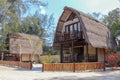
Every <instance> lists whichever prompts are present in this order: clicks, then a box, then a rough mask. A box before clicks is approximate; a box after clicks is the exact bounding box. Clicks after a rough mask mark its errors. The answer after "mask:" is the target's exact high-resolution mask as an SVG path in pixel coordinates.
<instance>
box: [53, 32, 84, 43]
mask: <svg viewBox="0 0 120 80" xmlns="http://www.w3.org/2000/svg"><path fill="white" fill-rule="evenodd" d="M77 39H82V31H71V32H64V33H59V34H56V37H55V42H56V43H59V42H65V41H71V40H77Z"/></svg>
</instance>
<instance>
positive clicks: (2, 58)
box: [1, 52, 4, 60]
mask: <svg viewBox="0 0 120 80" xmlns="http://www.w3.org/2000/svg"><path fill="white" fill-rule="evenodd" d="M1 60H4V53H3V52H2V56H1Z"/></svg>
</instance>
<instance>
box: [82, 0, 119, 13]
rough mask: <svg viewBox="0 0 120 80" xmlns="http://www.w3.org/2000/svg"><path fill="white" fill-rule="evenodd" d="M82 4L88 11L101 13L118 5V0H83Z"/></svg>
mask: <svg viewBox="0 0 120 80" xmlns="http://www.w3.org/2000/svg"><path fill="white" fill-rule="evenodd" d="M84 4H85V7H86V8H87V9H88V10H89V11H90V12H101V13H103V14H107V13H108V12H109V11H111V10H113V9H115V8H117V7H120V2H119V1H118V0H84Z"/></svg>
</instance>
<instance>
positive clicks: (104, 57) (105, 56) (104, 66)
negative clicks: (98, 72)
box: [103, 49, 106, 71]
mask: <svg viewBox="0 0 120 80" xmlns="http://www.w3.org/2000/svg"><path fill="white" fill-rule="evenodd" d="M103 50H104V69H103V70H104V71H105V61H106V58H105V57H106V56H105V49H103Z"/></svg>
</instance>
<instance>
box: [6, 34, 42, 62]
mask: <svg viewBox="0 0 120 80" xmlns="http://www.w3.org/2000/svg"><path fill="white" fill-rule="evenodd" d="M7 37H8V38H7V42H8V45H9V46H8V50H9V54H8V56H9V57H10V56H11V59H12V60H20V61H38V60H39V56H40V54H42V42H41V40H40V39H39V37H38V36H35V35H28V34H23V33H10V34H8V36H7ZM11 59H10V60H11ZM8 60H9V59H8Z"/></svg>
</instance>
